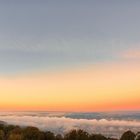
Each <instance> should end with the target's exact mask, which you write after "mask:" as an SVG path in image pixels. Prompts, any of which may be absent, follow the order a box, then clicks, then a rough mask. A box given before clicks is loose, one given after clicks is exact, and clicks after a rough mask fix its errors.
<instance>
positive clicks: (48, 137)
mask: <svg viewBox="0 0 140 140" xmlns="http://www.w3.org/2000/svg"><path fill="white" fill-rule="evenodd" d="M0 140H117V139H115V138H107V137H105V136H103V135H101V134H89V133H87V132H85V131H83V130H71V131H70V132H68V133H67V134H65V135H64V136H62V135H61V134H57V135H55V134H54V133H52V132H50V131H46V132H43V131H40V130H39V129H38V128H36V127H32V126H28V127H25V128H21V127H19V126H14V125H5V124H0ZM120 140H140V132H139V133H137V134H135V133H133V132H131V131H127V132H125V133H124V134H123V135H122V136H121V138H120Z"/></svg>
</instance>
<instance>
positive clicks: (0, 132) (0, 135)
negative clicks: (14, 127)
mask: <svg viewBox="0 0 140 140" xmlns="http://www.w3.org/2000/svg"><path fill="white" fill-rule="evenodd" d="M4 137H5V134H4V131H3V130H0V140H4Z"/></svg>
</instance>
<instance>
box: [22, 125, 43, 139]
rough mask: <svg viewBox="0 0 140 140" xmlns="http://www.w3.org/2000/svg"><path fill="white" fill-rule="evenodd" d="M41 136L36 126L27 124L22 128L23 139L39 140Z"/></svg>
mask: <svg viewBox="0 0 140 140" xmlns="http://www.w3.org/2000/svg"><path fill="white" fill-rule="evenodd" d="M41 138H42V135H41V132H40V131H39V129H38V128H36V127H32V126H29V127H26V128H25V129H24V130H23V140H41Z"/></svg>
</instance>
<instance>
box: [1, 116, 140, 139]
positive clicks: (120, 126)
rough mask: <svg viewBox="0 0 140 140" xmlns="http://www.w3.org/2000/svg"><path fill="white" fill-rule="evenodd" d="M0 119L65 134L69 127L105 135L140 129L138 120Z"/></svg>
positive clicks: (31, 117) (22, 117) (8, 117)
mask: <svg viewBox="0 0 140 140" xmlns="http://www.w3.org/2000/svg"><path fill="white" fill-rule="evenodd" d="M0 120H1V121H5V122H7V123H8V124H14V125H20V126H35V127H38V128H39V129H41V130H43V131H48V130H49V131H52V132H54V133H56V134H57V133H61V134H65V133H66V132H68V131H70V130H71V129H83V130H85V131H87V132H89V133H102V134H104V135H105V136H110V137H120V136H121V134H122V133H123V132H124V131H126V130H128V129H131V130H132V131H134V132H137V131H138V130H140V122H139V121H125V120H121V121H120V120H106V119H100V120H96V119H92V120H88V119H71V118H65V117H44V116H43V117H39V116H16V115H15V116H14V115H12V116H0Z"/></svg>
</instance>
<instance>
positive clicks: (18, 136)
mask: <svg viewBox="0 0 140 140" xmlns="http://www.w3.org/2000/svg"><path fill="white" fill-rule="evenodd" d="M7 140H23V133H22V129H21V128H20V127H19V126H17V127H15V128H14V129H12V130H11V131H10V132H9V134H8V138H7Z"/></svg>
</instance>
